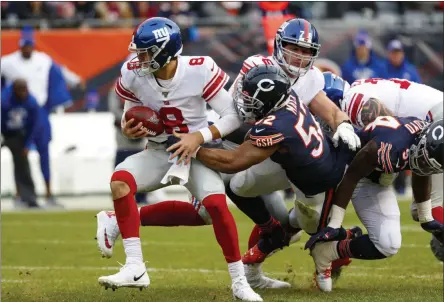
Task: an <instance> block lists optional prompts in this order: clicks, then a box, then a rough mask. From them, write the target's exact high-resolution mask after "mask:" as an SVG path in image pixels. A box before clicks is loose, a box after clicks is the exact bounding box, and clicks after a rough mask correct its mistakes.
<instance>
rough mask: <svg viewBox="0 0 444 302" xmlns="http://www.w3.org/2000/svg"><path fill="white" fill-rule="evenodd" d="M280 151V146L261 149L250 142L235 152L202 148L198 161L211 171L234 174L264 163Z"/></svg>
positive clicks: (198, 153)
mask: <svg viewBox="0 0 444 302" xmlns="http://www.w3.org/2000/svg"><path fill="white" fill-rule="evenodd" d="M278 149H279V145H278V144H276V145H273V146H271V147H266V148H260V147H256V146H254V145H253V144H252V142H251V141H250V140H248V141H245V142H244V143H243V144H242V145H240V146H239V148H237V149H236V150H234V151H228V150H221V149H208V148H200V149H199V151H198V152H197V159H199V160H200V161H201V162H202V163H204V165H206V166H207V167H209V168H211V169H214V170H216V171H219V172H222V173H228V174H233V173H237V172H240V171H243V170H246V169H248V168H249V167H251V166H254V165H256V164H258V163H261V162H263V161H264V160H266V159H267V158H269V157H270V156H271V155H272V154H273V153H274V152H276V151H277V150H278Z"/></svg>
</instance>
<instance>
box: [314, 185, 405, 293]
mask: <svg viewBox="0 0 444 302" xmlns="http://www.w3.org/2000/svg"><path fill="white" fill-rule="evenodd" d="M352 202H353V207H354V208H355V211H356V213H357V214H358V217H359V219H360V220H361V222H362V223H363V224H364V226H365V227H366V229H367V231H368V234H367V235H363V236H359V237H357V238H354V239H351V240H350V239H347V240H341V241H333V242H326V243H319V244H316V245H315V247H314V248H313V250H312V256H313V258H314V260H315V264H316V270H317V271H318V273H319V274H321V273H323V272H324V271H326V270H327V269H328V267H329V266H330V265H331V262H332V261H334V260H337V259H344V258H356V259H362V260H377V259H383V258H387V257H390V256H393V255H395V254H396V253H397V252H398V250H399V248H400V247H401V226H400V212H399V207H398V203H397V200H396V195H395V192H394V189H393V187H392V186H388V187H383V186H380V185H378V184H375V183H372V182H371V181H370V180H368V179H363V180H361V181H360V182H359V184H358V186H357V188H356V190H355V192H354V193H353V197H352ZM326 284H327V283H325V284H324V287H320V288H321V290H323V291H331V283H330V286H326ZM320 285H322V284H320Z"/></svg>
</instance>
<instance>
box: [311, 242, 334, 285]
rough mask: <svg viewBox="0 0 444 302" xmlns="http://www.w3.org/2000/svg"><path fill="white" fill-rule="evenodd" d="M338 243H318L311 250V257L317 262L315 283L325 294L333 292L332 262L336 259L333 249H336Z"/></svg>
mask: <svg viewBox="0 0 444 302" xmlns="http://www.w3.org/2000/svg"><path fill="white" fill-rule="evenodd" d="M336 244H337V241H332V242H317V243H316V244H315V246H314V247H313V249H312V250H311V256H312V257H313V260H314V262H315V266H316V272H315V282H316V286H317V287H318V288H319V289H320V290H321V291H323V292H331V290H332V287H333V285H332V279H331V262H332V260H333V259H334V252H333V249H335V248H336Z"/></svg>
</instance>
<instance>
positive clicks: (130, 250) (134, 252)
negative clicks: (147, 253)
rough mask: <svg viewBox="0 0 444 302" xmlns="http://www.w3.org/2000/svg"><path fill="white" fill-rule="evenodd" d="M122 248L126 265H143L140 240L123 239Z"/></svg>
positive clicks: (134, 238)
mask: <svg viewBox="0 0 444 302" xmlns="http://www.w3.org/2000/svg"><path fill="white" fill-rule="evenodd" d="M123 247H124V248H125V254H126V263H133V264H139V263H143V255H142V244H141V243H140V238H136V237H133V238H127V239H123Z"/></svg>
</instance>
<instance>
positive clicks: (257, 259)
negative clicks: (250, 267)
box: [242, 244, 268, 264]
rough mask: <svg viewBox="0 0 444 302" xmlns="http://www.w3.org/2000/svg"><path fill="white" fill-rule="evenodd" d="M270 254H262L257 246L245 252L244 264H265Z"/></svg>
mask: <svg viewBox="0 0 444 302" xmlns="http://www.w3.org/2000/svg"><path fill="white" fill-rule="evenodd" d="M267 256H268V254H265V253H263V252H261V250H260V249H259V247H258V246H257V244H256V245H255V246H253V247H252V248H251V249H249V250H248V251H246V252H245V254H244V255H243V256H242V263H243V264H257V263H262V262H264V260H265V258H267Z"/></svg>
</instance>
